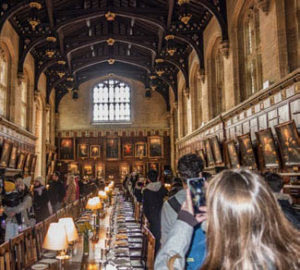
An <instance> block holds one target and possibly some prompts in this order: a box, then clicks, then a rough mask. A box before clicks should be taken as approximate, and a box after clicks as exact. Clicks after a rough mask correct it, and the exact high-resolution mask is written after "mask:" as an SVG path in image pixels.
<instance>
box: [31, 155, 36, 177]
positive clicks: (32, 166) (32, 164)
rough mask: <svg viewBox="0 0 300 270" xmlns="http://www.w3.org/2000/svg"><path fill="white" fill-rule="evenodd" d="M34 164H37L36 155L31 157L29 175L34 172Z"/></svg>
mask: <svg viewBox="0 0 300 270" xmlns="http://www.w3.org/2000/svg"><path fill="white" fill-rule="evenodd" d="M36 162H37V155H34V156H33V157H32V162H31V169H30V172H31V173H34V172H35V167H36Z"/></svg>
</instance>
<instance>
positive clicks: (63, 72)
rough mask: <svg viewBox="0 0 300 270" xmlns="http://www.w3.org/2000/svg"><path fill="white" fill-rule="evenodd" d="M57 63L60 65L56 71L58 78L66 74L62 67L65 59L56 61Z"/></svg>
mask: <svg viewBox="0 0 300 270" xmlns="http://www.w3.org/2000/svg"><path fill="white" fill-rule="evenodd" d="M57 64H59V65H60V67H59V69H58V71H57V75H58V76H59V78H62V77H64V76H65V75H66V72H65V69H64V66H65V64H66V61H64V60H59V61H57Z"/></svg>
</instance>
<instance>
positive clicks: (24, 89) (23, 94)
mask: <svg viewBox="0 0 300 270" xmlns="http://www.w3.org/2000/svg"><path fill="white" fill-rule="evenodd" d="M27 87H28V83H27V80H26V77H25V78H24V79H23V80H22V82H21V85H20V90H21V104H20V105H21V106H20V109H21V115H20V123H21V127H23V128H26V127H27V92H28V91H27V90H28V89H27Z"/></svg>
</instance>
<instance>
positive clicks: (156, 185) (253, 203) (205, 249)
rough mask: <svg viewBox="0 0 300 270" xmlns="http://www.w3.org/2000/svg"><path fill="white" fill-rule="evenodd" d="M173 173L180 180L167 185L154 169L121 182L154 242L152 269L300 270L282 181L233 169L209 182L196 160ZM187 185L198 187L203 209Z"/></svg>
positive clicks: (296, 219) (299, 221) (299, 237)
mask: <svg viewBox="0 0 300 270" xmlns="http://www.w3.org/2000/svg"><path fill="white" fill-rule="evenodd" d="M177 171H178V174H179V177H180V178H173V177H172V180H171V182H170V181H169V179H168V181H167V183H166V181H165V178H166V177H165V176H163V177H162V179H160V177H159V175H158V172H156V171H154V170H150V171H149V172H148V174H147V177H146V179H145V178H144V177H141V176H139V175H138V174H137V173H135V172H133V173H131V174H130V175H128V176H127V177H126V178H125V181H124V182H123V186H124V190H125V192H126V193H127V194H131V196H134V197H135V200H136V201H137V202H140V203H142V205H143V213H144V215H145V216H146V218H147V219H148V221H149V223H150V230H151V232H152V234H153V235H154V236H155V239H156V247H155V251H156V259H155V267H154V269H155V270H164V269H175V270H182V269H188V270H199V269H201V270H204V269H205V270H216V269H220V270H221V269H222V270H223V269H224V270H286V269H290V270H296V269H300V256H299V255H300V231H299V230H300V216H299V214H298V213H297V212H296V211H295V209H294V208H293V205H292V200H291V197H290V196H289V195H288V194H284V193H283V179H282V178H281V177H280V175H278V174H275V173H270V172H269V173H265V174H264V175H260V174H258V173H255V172H253V171H249V170H247V169H235V170H223V171H222V172H220V173H218V174H217V175H215V176H212V175H210V174H209V173H206V172H203V161H202V160H201V158H200V157H198V156H197V155H195V154H189V155H185V156H183V157H181V159H180V160H179V161H178V167H177ZM169 175H170V174H169ZM169 178H170V177H169ZM191 181H194V182H197V181H201V182H202V183H203V194H202V195H201V196H203V198H202V200H201V202H202V204H200V205H199V197H195V196H194V194H193V192H194V191H193V192H191V191H192V189H191V186H190V184H189V183H191ZM195 200H196V202H195ZM197 203H198V204H197Z"/></svg>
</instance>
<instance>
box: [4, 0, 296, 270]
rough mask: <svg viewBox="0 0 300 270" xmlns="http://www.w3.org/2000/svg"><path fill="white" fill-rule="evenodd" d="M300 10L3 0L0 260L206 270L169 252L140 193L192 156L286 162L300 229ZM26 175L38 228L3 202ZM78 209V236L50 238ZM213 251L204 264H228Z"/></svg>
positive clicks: (264, 166)
mask: <svg viewBox="0 0 300 270" xmlns="http://www.w3.org/2000/svg"><path fill="white" fill-rule="evenodd" d="M299 16H300V3H299V1H297V0H72V1H70V0H36V1H33V0H1V1H0V176H1V180H0V191H1V194H0V205H1V208H0V209H1V211H0V219H1V224H2V225H1V229H0V235H1V236H0V269H1V270H23V269H34V270H44V269H49V270H54V269H61V268H63V267H64V268H65V269H73V270H75V269H89V270H97V269H158V270H163V269H197V268H190V266H189V264H188V263H187V264H184V263H183V264H181V266H177V267H176V258H175V259H174V261H175V263H174V265H175V268H172V266H171V265H170V264H172V263H173V262H174V261H172V260H170V261H172V262H170V261H168V262H167V263H166V265H165V266H162V265H163V264H160V262H158V261H159V260H160V259H161V258H159V259H158V257H162V254H163V252H162V250H163V248H164V247H163V244H162V240H161V241H160V240H159V239H160V232H159V235H158V234H157V232H156V231H155V229H153V228H154V227H153V226H154V225H153V221H151V217H148V216H147V213H146V208H145V207H146V206H145V205H144V204H145V202H146V199H145V198H144V197H145V196H146V194H147V192H145V190H147V184H148V183H149V182H151V181H152V180H151V174H150V176H149V171H151V172H153V171H156V172H157V179H159V180H158V182H159V183H161V186H162V187H165V188H166V189H167V191H168V192H170V190H173V189H172V188H173V186H176V185H177V184H178V182H174V181H175V180H174V178H175V179H177V180H176V181H179V182H180V180H178V179H179V178H180V177H181V178H184V177H183V176H182V175H183V173H182V172H181V171H180V170H181V169H182V168H181V169H180V168H179V167H180V166H178V161H180V159H181V158H182V157H185V156H186V155H189V156H191V154H194V155H193V156H194V157H195V156H197V157H198V158H200V159H201V160H202V162H203V168H202V171H203V172H205V173H207V174H208V175H212V176H213V177H214V175H216V174H218V173H220V172H222V171H223V170H225V169H235V170H236V171H240V170H241V168H243V169H247V170H250V173H252V172H256V173H258V174H260V175H262V174H264V175H265V174H266V173H267V174H271V173H272V174H274V175H275V174H276V176H278V177H280V178H281V180H282V183H283V184H282V194H284V195H287V196H289V201H290V207H291V210H293V211H294V213H295V215H296V219H298V233H299V230H300V226H299V223H300V221H299V220H300V188H299V186H300V180H299V179H300V177H299V176H300V170H299V169H300V137H299V130H300V82H299V79H300V18H299ZM53 175H55V176H56V177H57V178H59V180H58V181H60V184H61V187H60V188H58V187H57V186H55V187H53V185H52V182H53V181H54V180H53ZM197 176H198V175H197ZM54 178H55V177H54ZM186 178H189V177H186ZM137 179H139V180H137ZM149 179H150V180H149ZM20 181H21V182H22V183H23V184H22V183H21V184H20ZM55 181H56V180H55ZM55 181H54V182H55ZM212 181H215V180H212ZM73 182H74V185H75V184H76V188H75V187H74V189H76V192H75V190H74V191H73V193H74V194H71V195H70V194H69V193H68V192H69V190H70V189H69V187H70V186H71V185H72V184H73ZM129 182H130V187H128V183H129ZM136 182H140V183H141V184H140V185H141V186H142V188H140V187H138V186H134V185H136ZM152 182H153V181H152ZM174 183H175V184H174ZM24 184H25V190H27V189H28V194H30V200H31V201H32V204H31V205H32V207H31V208H33V212H35V213H32V216H33V217H34V218H32V219H34V220H35V222H34V224H31V226H29V225H28V224H26V225H25V223H24V217H22V218H20V219H21V221H18V218H17V215H16V213H18V212H16V211H15V210H12V214H11V212H9V210H7V209H9V208H12V209H14V208H13V207H17V205H18V204H19V203H21V202H24V200H25V199H24V198H22V199H20V201H19V202H18V203H16V204H15V205H14V204H13V203H12V204H11V205H10V204H9V203H10V202H9V200H8V199H7V198H6V199H5V196H6V195H7V196H8V195H10V193H16V194H17V193H20V191H19V187H20V185H21V186H22V185H23V188H24ZM150 184H153V183H150ZM184 186H185V185H183V187H184ZM55 188H56V189H55ZM143 188H144V189H143ZM176 188H177V186H176ZM21 189H22V188H21ZM62 189H64V192H62V195H61V198H60V199H57V198H58V197H59V195H57V194H59V193H60V191H61V190H62ZM68 189H69V190H68ZM140 190H144V192H143V191H140ZM148 190H149V189H148ZM136 191H139V192H140V193H141V194H140V193H139V195H140V196H141V199H139V196H138V195H137V193H136ZM151 191H152V192H154V191H153V190H151ZM156 191H157V190H156ZM176 191H177V190H176ZM44 192H45V194H46V193H47V198H48V197H49V199H48V201H47V202H48V204H49V203H50V204H51V203H52V207H50V208H51V210H50V208H49V207H48V208H47V211H46V212H48V214H46V213H45V212H44V209H43V208H42V207H41V205H42V204H43V203H44V200H45V197H46V195H45V196H44V195H43V196H41V194H44ZM70 192H72V191H70ZM105 192H106V193H105ZM54 193H55V194H54ZM75 193H76V194H75ZM170 194H171V193H169V196H168V195H167V196H166V197H164V200H165V201H166V200H168V198H169V197H171V195H170ZM173 194H175V193H173ZM54 195H55V196H56V195H57V196H58V197H57V198H56V197H55V196H54ZM73 195H74V196H73ZM98 195H99V196H98ZM24 196H25V195H24ZM39 197H40V198H39ZM53 197H55V198H53ZM95 198H100V204H101V206H99V205H98V206H99V207H98V208H97V207H96V208H95V207H94V208H93V206H89V202H90V199H95ZM1 200H2V203H1ZM16 200H19V197H18V199H17V197H14V199H13V200H12V201H16ZM95 200H96V199H95ZM155 200H156V199H153V198H152V199H150V202H153V205H156V201H155ZM53 201H54V203H53ZM96 201H97V200H96ZM47 202H46V205H47ZM94 202H95V201H94ZM56 203H57V204H56ZM182 203H183V201H182V202H181V203H180V204H182ZM207 203H208V207H209V205H210V204H209V202H208V201H207ZM143 206H144V210H143ZM155 207H156V208H153V209H154V210H153V211H154V212H155V211H156V210H157V211H158V212H159V213H160V211H161V207H162V205H160V206H159V207H160V208H159V207H158V208H159V209H157V206H155ZM180 207H181V205H180ZM183 207H184V206H183ZM28 209H29V208H28ZM99 209H100V210H99ZM48 210H49V211H48ZM163 210H164V207H163ZM163 210H162V212H163ZM151 211H152V210H150V212H151ZM181 211H183V210H181ZM27 212H28V211H27ZM179 213H180V212H179ZM161 215H162V214H161ZM208 215H209V214H208ZM180 216H182V215H180V214H179V215H178V219H180V218H179V217H180ZM66 217H72V218H73V221H74V222H75V223H76V228H77V231H78V232H77V231H76V234H77V233H79V237H78V235H77V236H76V237H75V238H74V240H75V244H74V243H73V242H74V241H73V242H72V245H69V247H70V246H71V247H72V248H71V249H70V248H69V247H68V248H67V247H66V245H65V244H63V243H62V242H61V244H60V245H61V248H57V247H52V246H51V245H54V244H53V243H52V242H53V241H52V240H53V237H52V240H49V239H48V238H51V235H50V231H51V230H50V229H51V226H52V225H53V224H55V225H57V224H60V223H59V222H58V220H59V219H61V218H66ZM176 217H177V215H176ZM149 219H150V220H149ZM158 219H159V220H160V217H159V218H158ZM175 219H176V218H175ZM208 219H209V217H208ZM209 220H210V219H209ZM73 221H72V222H73ZM77 221H78V222H77ZM84 221H85V222H84ZM14 222H15V223H14ZM74 222H73V223H72V224H74ZM174 222H175V221H174ZM118 223H121V225H120V224H119V225H117V224H118ZM9 224H13V225H14V224H17V226H18V228H17V229H16V232H15V233H14V234H12V235H11V236H10V237H9V236H8V235H7V233H8V232H7V231H8V227H9V228H13V227H10V225H9ZM82 224H85V225H86V227H89V226H87V224H90V225H91V228H90V232H89V229H87V228H85V227H84V226H83V227H84V228H83V227H82V226H81V227H80V225H82ZM126 224H127V225H126ZM210 224H212V223H210ZM23 225H24V226H23ZM125 225H126V226H127V227H126V228H127V231H128V232H129V234H130V233H131V234H133V235H126V234H125V233H124V232H125V229H124V228H125ZM20 226H21V227H22V226H23V227H22V229H20ZM53 226H54V225H53ZM72 226H73V225H72ZM122 226H123V227H124V228H123V227H122ZM161 226H164V224H163V220H161ZM5 227H6V228H5ZM121 227H122V228H123V229H124V230H119V231H116V229H120V228H121ZM174 227H176V226H174ZM93 228H94V230H93ZM170 229H171V227H170ZM10 230H13V229H10ZM55 230H56V232H58V230H59V228H57V229H55ZM172 230H173V227H172ZM86 232H87V233H86ZM11 233H12V232H11ZM89 233H90V235H92V237H91V238H90V239H88V241H89V245H88V243H86V241H85V240H86V239H84V237H85V235H86V234H89ZM208 233H209V229H208ZM61 234H62V233H61ZM161 234H162V235H161V237H162V238H163V231H162V233H161ZM82 235H83V237H81V236H82ZM139 235H140V236H141V237H140V238H139V237H138V236H139ZM116 236H117V239H114V237H116ZM135 236H136V237H135ZM118 237H119V238H118ZM54 238H55V237H54ZM78 239H79V240H78ZM124 239H126V241H127V240H128V241H129V240H130V239H134V240H132V241H129V242H127V245H126V243H125V244H124ZM136 239H141V240H136ZM47 241H48V242H47ZM114 241H116V242H114ZM139 241H141V243H140V242H139ZM153 241H154V242H153ZM155 241H156V243H155ZM69 242H70V241H69ZM116 243H117V244H116ZM128 243H129V244H128ZM137 243H140V245H141V246H140V250H139V249H138V248H136V249H135V248H134V244H137ZM158 243H161V246H160V251H159V247H158ZM167 243H169V242H168V241H167ZM118 244H119V246H118ZM114 245H115V246H116V250H115V253H114V255H113V256H112V255H111V254H110V252H109V250H113V247H114ZM132 245H133V247H132ZM86 246H88V248H87V249H88V251H87V252H86ZM120 246H121V247H122V248H123V249H120ZM128 246H129V248H128ZM296 246H298V252H300V249H299V241H298V245H296ZM74 247H75V248H74ZM118 248H119V250H118V252H117V249H118ZM207 248H208V256H207V260H205V262H204V265H205V266H206V267H207V268H200V266H201V264H199V265H198V269H217V268H209V267H208V266H209V261H210V260H213V259H212V258H213V257H212V255H211V256H210V254H212V253H210V251H209V248H211V246H210V245H208V247H207ZM45 250H48V251H49V250H51V251H52V252H53V251H55V252H56V251H61V250H65V251H68V252H69V253H70V252H71V253H70V254H69V253H68V252H65V253H68V254H69V255H68V256H66V255H62V254H60V255H59V256H58V257H57V258H56V259H52V258H50V255H51V254H50V253H51V252H48V253H47V252H46V253H45ZM70 250H71V251H70ZM74 250H77V253H76V252H75V255H74ZM29 251H32V252H29ZM125 251H126V252H125ZM128 252H129V253H128ZM132 252H133V255H132ZM134 252H135V253H134ZM65 253H64V254H65ZM119 253H120V254H121V255H120V256H117V255H118V254H119ZM43 254H44V255H45V254H46V255H47V254H48V255H49V254H50V255H49V257H47V256H46V255H45V257H43V256H44V255H43ZM76 254H77V255H76ZM78 254H79V255H78ZM124 254H125V255H124ZM157 254H158V255H157ZM80 255H82V257H81V256H80ZM173 255H175V254H173ZM173 255H172V256H173ZM298 255H299V253H298ZM64 256H66V257H67V258H65V257H64ZM110 256H111V257H110ZM172 256H170V257H172ZM185 256H187V255H185ZM62 257H63V258H64V259H61V258H62ZM79 257H80V259H78V258H79ZM175 257H176V256H175ZM183 257H184V256H183ZM224 257H226V256H225V255H224ZM49 258H50V259H49ZM109 258H110V259H109ZM298 259H299V257H298ZM43 260H44V262H43ZM51 260H52V261H51ZM110 261H112V263H111V265H110ZM57 262H58V263H57ZM187 262H188V260H187ZM177 263H178V262H177ZM286 263H287V262H286ZM293 263H294V264H293V266H291V265H292V264H290V265H289V264H282V265H281V267H282V268H280V267H278V265H277V264H275V263H274V266H277V267H278V268H277V267H275V268H259V267H258V268H252V267H248V268H247V266H245V265H246V264H245V265H243V266H240V267H237V268H230V267H228V268H224V269H226V270H227V269H241V270H252V269H253V270H256V269H282V270H288V269H300V262H299V260H298V264H297V262H293ZM179 264H180V263H179ZM284 265H285V266H287V265H289V267H288V268H285V267H284ZM82 267H83V268H82ZM84 267H85V268H84ZM105 267H106V268H105ZM110 267H112V268H110ZM114 267H115V268H114ZM130 267H131V268H130ZM293 267H294V268H293ZM298 267H299V268H298ZM218 269H221V268H218ZM222 269H223V268H222Z"/></svg>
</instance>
